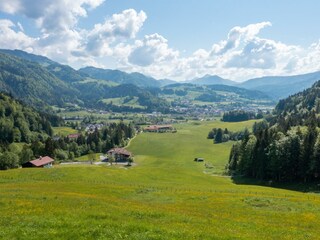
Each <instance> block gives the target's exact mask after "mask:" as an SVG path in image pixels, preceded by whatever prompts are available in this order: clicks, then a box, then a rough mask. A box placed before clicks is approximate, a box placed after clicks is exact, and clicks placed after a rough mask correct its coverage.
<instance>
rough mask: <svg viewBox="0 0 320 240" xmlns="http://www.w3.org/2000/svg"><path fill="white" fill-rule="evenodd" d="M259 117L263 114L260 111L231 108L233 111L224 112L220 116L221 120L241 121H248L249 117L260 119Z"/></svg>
mask: <svg viewBox="0 0 320 240" xmlns="http://www.w3.org/2000/svg"><path fill="white" fill-rule="evenodd" d="M261 118H263V115H262V113H261V112H259V113H254V112H248V111H244V110H233V111H229V112H225V113H224V114H223V116H222V119H221V121H223V122H242V121H248V120H251V119H261Z"/></svg>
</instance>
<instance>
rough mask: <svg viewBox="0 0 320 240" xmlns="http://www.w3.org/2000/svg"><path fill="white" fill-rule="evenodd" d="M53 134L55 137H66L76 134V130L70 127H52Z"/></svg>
mask: <svg viewBox="0 0 320 240" xmlns="http://www.w3.org/2000/svg"><path fill="white" fill-rule="evenodd" d="M53 132H54V134H55V135H59V136H67V135H69V134H74V133H78V131H77V130H75V129H73V128H70V127H54V128H53Z"/></svg>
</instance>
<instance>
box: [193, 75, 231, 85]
mask: <svg viewBox="0 0 320 240" xmlns="http://www.w3.org/2000/svg"><path fill="white" fill-rule="evenodd" d="M187 82H189V83H192V84H196V85H214V84H222V85H227V86H235V85H237V83H236V82H234V81H232V80H228V79H224V78H221V77H219V76H217V75H213V76H212V75H205V76H203V77H201V78H196V79H193V80H189V81H187Z"/></svg>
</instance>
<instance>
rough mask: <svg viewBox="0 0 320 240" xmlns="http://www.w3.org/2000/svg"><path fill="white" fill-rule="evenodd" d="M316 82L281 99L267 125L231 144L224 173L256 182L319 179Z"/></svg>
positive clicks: (261, 124) (319, 103)
mask: <svg viewBox="0 0 320 240" xmlns="http://www.w3.org/2000/svg"><path fill="white" fill-rule="evenodd" d="M319 99H320V83H319V82H317V83H316V84H314V86H313V87H312V88H310V89H308V90H305V91H303V92H301V93H299V94H295V95H293V96H290V97H289V98H287V99H284V100H281V101H280V102H279V103H278V105H277V106H276V110H275V112H276V115H275V116H274V117H273V118H272V119H270V121H269V123H266V122H259V123H256V124H255V125H254V128H253V132H252V133H250V134H246V135H245V137H244V138H243V140H242V141H240V142H237V143H236V144H234V145H233V147H232V149H231V152H230V157H229V162H228V165H227V170H228V172H229V173H230V174H233V175H243V176H246V177H251V178H255V179H259V180H272V181H277V182H308V181H314V180H317V179H319V177H320V131H319V127H320V118H319V110H320V107H319V106H320V101H319Z"/></svg>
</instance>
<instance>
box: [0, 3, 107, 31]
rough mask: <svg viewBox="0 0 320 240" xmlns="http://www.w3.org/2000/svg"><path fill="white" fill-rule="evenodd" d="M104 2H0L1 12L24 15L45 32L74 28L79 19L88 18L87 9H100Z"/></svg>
mask: <svg viewBox="0 0 320 240" xmlns="http://www.w3.org/2000/svg"><path fill="white" fill-rule="evenodd" d="M103 2H104V0H77V1H74V0H55V1H52V0H10V1H1V2H0V11H2V12H6V13H9V14H22V15H24V16H26V17H28V18H31V19H35V20H36V22H37V24H38V26H39V27H40V28H41V30H42V31H44V32H52V31H61V30H66V29H68V28H71V27H73V26H74V25H75V24H76V23H77V19H78V17H85V16H87V9H92V8H96V7H98V6H99V5H100V4H102V3H103Z"/></svg>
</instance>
